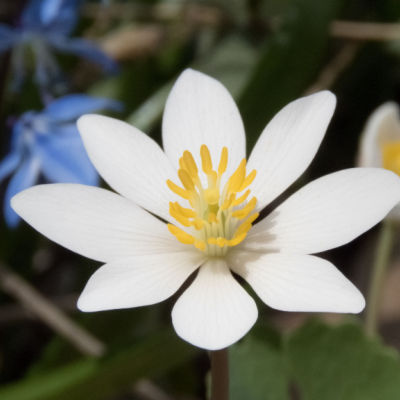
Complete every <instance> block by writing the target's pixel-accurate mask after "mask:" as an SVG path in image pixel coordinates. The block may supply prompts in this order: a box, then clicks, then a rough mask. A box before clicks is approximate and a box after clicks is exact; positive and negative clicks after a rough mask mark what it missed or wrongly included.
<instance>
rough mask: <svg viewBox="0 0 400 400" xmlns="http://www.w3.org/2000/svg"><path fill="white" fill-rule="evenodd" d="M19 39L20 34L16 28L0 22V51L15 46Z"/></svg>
mask: <svg viewBox="0 0 400 400" xmlns="http://www.w3.org/2000/svg"><path fill="white" fill-rule="evenodd" d="M17 39H18V35H17V34H16V33H15V31H14V29H12V28H10V27H9V26H7V25H4V24H0V53H3V52H4V51H7V50H9V49H10V48H11V47H13V46H14V44H15V43H16V41H17Z"/></svg>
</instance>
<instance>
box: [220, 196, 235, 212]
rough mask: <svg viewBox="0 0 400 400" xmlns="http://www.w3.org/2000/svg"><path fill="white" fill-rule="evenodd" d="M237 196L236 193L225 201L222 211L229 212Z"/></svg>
mask: <svg viewBox="0 0 400 400" xmlns="http://www.w3.org/2000/svg"><path fill="white" fill-rule="evenodd" d="M235 198H236V195H235V193H231V194H230V195H229V197H228V198H226V199H225V201H224V203H223V204H222V206H221V209H222V210H227V209H228V208H229V207H230V206H231V205H232V203H233V202H234V201H235Z"/></svg>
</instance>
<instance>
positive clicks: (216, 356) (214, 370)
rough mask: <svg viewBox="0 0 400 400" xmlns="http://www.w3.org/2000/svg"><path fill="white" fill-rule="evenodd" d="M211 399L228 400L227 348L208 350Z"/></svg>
mask: <svg viewBox="0 0 400 400" xmlns="http://www.w3.org/2000/svg"><path fill="white" fill-rule="evenodd" d="M210 357H211V400H229V359H228V358H229V357H228V349H222V350H216V351H211V352H210Z"/></svg>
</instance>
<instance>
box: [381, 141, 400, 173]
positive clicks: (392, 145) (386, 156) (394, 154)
mask: <svg viewBox="0 0 400 400" xmlns="http://www.w3.org/2000/svg"><path fill="white" fill-rule="evenodd" d="M382 160H383V168H386V169H389V170H391V171H393V172H395V173H396V174H397V175H400V141H399V142H387V143H384V144H383V145H382Z"/></svg>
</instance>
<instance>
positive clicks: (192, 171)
mask: <svg viewBox="0 0 400 400" xmlns="http://www.w3.org/2000/svg"><path fill="white" fill-rule="evenodd" d="M182 158H183V161H184V163H185V166H186V170H187V172H188V173H189V175H190V177H191V178H192V179H195V178H197V176H198V172H199V170H198V169H197V165H196V162H195V161H194V158H193V156H192V153H191V152H190V151H187V150H186V151H184V152H183V157H182Z"/></svg>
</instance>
